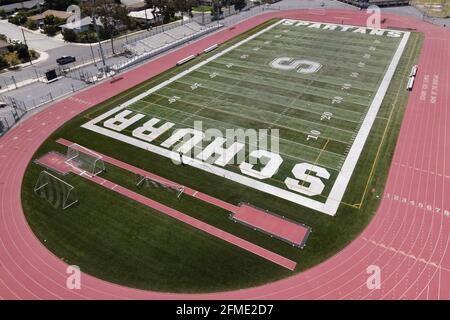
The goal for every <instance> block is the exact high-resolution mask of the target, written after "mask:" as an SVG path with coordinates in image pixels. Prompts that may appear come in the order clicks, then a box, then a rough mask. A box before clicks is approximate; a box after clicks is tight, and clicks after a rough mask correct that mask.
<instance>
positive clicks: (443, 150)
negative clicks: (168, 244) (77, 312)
mask: <svg viewBox="0 0 450 320" xmlns="http://www.w3.org/2000/svg"><path fill="white" fill-rule="evenodd" d="M273 17H283V18H292V19H304V20H313V21H323V22H330V23H341V21H342V20H343V19H345V23H346V24H353V25H365V22H366V20H367V16H366V15H365V14H364V13H362V12H355V11H348V10H327V11H326V14H325V15H318V14H317V13H315V12H314V11H307V10H290V11H277V12H270V13H266V14H263V15H260V16H257V17H253V18H250V19H248V20H246V21H244V22H242V23H240V24H238V25H237V26H236V27H235V28H234V29H232V30H231V29H226V30H222V31H221V32H219V33H217V34H215V35H213V36H210V37H208V38H205V39H202V40H199V41H197V42H195V43H193V44H191V45H189V46H187V47H184V48H181V49H179V50H177V51H174V52H171V53H169V54H167V55H165V56H163V57H161V58H158V59H157V60H155V61H152V62H149V63H147V64H145V65H143V66H141V67H139V68H137V69H135V70H132V71H129V72H127V73H124V74H123V75H122V76H123V79H122V80H121V81H117V82H115V83H109V82H107V83H102V84H100V85H98V86H95V87H93V88H91V89H88V90H86V91H83V92H80V93H78V94H76V95H75V96H72V97H70V98H68V99H65V100H63V101H60V102H57V103H55V104H54V105H52V106H50V107H48V108H47V109H45V110H43V111H42V112H40V113H38V114H36V115H34V116H33V117H30V118H29V119H27V120H25V121H24V122H22V123H21V124H20V125H18V126H17V127H16V128H14V129H13V130H11V131H10V132H9V133H8V134H6V135H5V136H4V137H2V138H0V299H228V298H232V299H258V298H259V299H262V298H264V299H447V300H448V299H450V248H449V242H450V217H449V216H447V215H446V214H444V213H445V210H450V160H447V159H450V129H447V127H449V124H450V94H449V92H450V32H449V31H448V30H447V29H445V28H441V27H436V26H433V25H430V24H427V23H424V22H421V21H417V20H413V19H410V18H406V17H400V16H394V15H385V16H384V17H385V18H387V25H388V26H390V27H395V26H396V27H403V28H414V29H417V30H418V31H421V32H423V33H424V34H425V42H424V46H423V48H422V54H421V57H420V62H419V65H420V71H419V75H418V78H417V80H416V81H417V82H416V88H415V90H413V91H412V92H411V94H410V98H409V102H408V106H407V110H406V113H405V116H404V120H403V123H402V126H401V130H400V135H399V138H398V143H397V147H396V149H395V153H394V156H393V161H392V165H391V168H390V171H389V175H388V179H387V183H386V187H385V194H384V196H383V198H382V201H381V204H380V206H379V208H378V210H377V213H376V215H375V216H374V218H373V220H372V221H371V223H370V224H369V226H368V227H367V228H366V229H365V230H364V232H363V233H362V234H361V235H360V236H359V237H357V238H356V239H355V240H354V241H353V242H352V243H350V244H349V245H348V246H347V247H346V248H344V249H343V250H342V251H340V252H339V253H338V254H336V255H335V256H333V257H332V258H330V259H328V260H326V261H325V262H323V263H321V264H319V265H317V266H315V267H313V268H311V269H309V270H307V271H305V272H302V273H299V274H296V275H294V276H292V277H289V278H286V279H283V280H280V281H277V282H274V283H270V284H267V285H263V286H260V287H256V288H250V289H244V290H239V291H232V292H223V293H214V294H196V295H189V294H171V293H160V292H149V291H142V290H137V289H131V288H126V287H123V286H120V285H116V284H112V283H108V282H105V281H102V280H99V279H97V278H94V277H92V276H90V275H87V274H83V275H82V277H83V278H82V288H81V290H69V289H67V287H66V278H67V274H66V268H67V265H66V264H65V263H64V262H63V261H61V260H60V259H59V258H58V257H55V256H54V255H53V254H52V253H51V252H49V251H48V250H47V249H46V248H45V247H44V246H43V245H42V244H41V243H40V241H39V240H38V239H37V238H36V237H35V235H34V234H33V232H32V230H31V229H30V227H29V226H28V224H27V221H26V219H25V216H24V213H23V210H22V203H21V184H22V179H23V176H24V174H25V170H26V168H27V165H28V163H29V162H30V160H31V159H32V156H33V154H34V152H35V151H36V150H37V149H38V148H39V146H40V145H41V144H42V143H43V142H44V141H45V139H47V138H48V137H49V135H50V134H51V133H52V132H53V131H55V130H56V129H57V128H58V127H60V126H62V125H63V124H64V123H65V122H66V121H68V120H69V119H71V118H73V117H74V116H76V115H77V114H79V113H80V112H82V111H84V110H86V109H88V108H90V107H92V106H94V105H96V104H98V103H100V102H102V101H104V100H106V99H108V98H110V97H111V96H114V95H116V94H117V93H119V92H121V91H124V90H126V89H128V88H130V87H131V86H134V85H136V84H138V83H140V82H142V81H144V80H147V79H148V78H150V77H152V76H155V75H157V74H159V73H161V72H163V71H165V70H167V69H168V68H170V67H172V66H173V65H174V62H175V61H178V60H180V59H182V58H184V57H186V56H188V55H191V54H196V53H198V52H201V51H202V50H203V49H205V48H207V47H209V46H211V45H212V44H215V43H221V42H224V41H226V40H228V39H230V38H232V37H234V36H236V35H238V34H240V33H242V32H244V31H246V30H248V29H251V28H253V27H254V26H256V25H259V24H260V23H262V22H264V21H266V20H268V19H270V18H273ZM427 76H428V78H427ZM427 79H429V80H428V81H429V83H430V84H429V87H428V88H425V87H424V86H423V84H424V80H427ZM412 201H414V204H412ZM370 265H376V266H378V267H379V268H380V269H381V272H382V273H381V275H382V277H381V289H379V290H369V289H368V288H367V286H366V281H367V278H368V273H367V267H368V266H370Z"/></svg>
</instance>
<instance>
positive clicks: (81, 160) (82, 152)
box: [66, 143, 105, 176]
mask: <svg viewBox="0 0 450 320" xmlns="http://www.w3.org/2000/svg"><path fill="white" fill-rule="evenodd" d="M66 158H67V160H66V164H68V165H70V166H72V167H73V168H76V169H77V170H78V171H80V173H83V172H86V173H88V174H89V175H92V176H96V175H98V174H100V173H102V172H103V171H105V163H104V161H103V159H102V156H100V155H99V154H97V153H95V152H94V151H92V150H89V149H87V148H85V147H82V146H80V145H79V144H76V143H74V144H71V145H70V146H69V147H68V148H67V155H66Z"/></svg>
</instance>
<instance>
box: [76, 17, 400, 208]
mask: <svg viewBox="0 0 450 320" xmlns="http://www.w3.org/2000/svg"><path fill="white" fill-rule="evenodd" d="M288 23H289V22H288ZM343 30H344V29H342V30H321V29H316V28H309V26H308V27H307V26H304V25H297V24H288V25H287V24H285V23H284V22H283V23H279V24H276V25H274V26H271V27H268V28H267V29H265V30H263V32H261V33H258V34H256V37H252V38H249V40H250V41H247V42H243V43H241V44H240V45H238V46H235V47H233V48H232V50H230V51H224V52H225V54H221V53H219V54H218V55H216V56H214V57H213V58H212V59H211V60H209V61H207V62H208V63H206V64H203V65H200V67H199V68H196V69H195V70H193V71H192V72H189V73H186V74H185V75H184V76H182V77H181V78H176V79H173V80H172V81H170V82H169V83H168V84H167V85H165V86H163V87H162V88H159V89H158V90H154V91H153V92H151V93H149V95H147V96H145V97H142V98H141V99H138V101H136V102H133V103H130V104H129V105H127V106H126V107H125V109H124V110H123V108H120V109H119V110H118V112H117V113H115V112H114V113H111V114H108V115H107V116H105V117H103V118H99V119H96V120H95V121H94V122H93V123H92V124H94V125H96V127H93V126H92V125H91V124H89V127H86V126H85V128H88V129H91V130H94V131H96V132H103V131H104V128H105V127H107V128H109V129H112V130H109V133H108V132H106V133H104V132H103V133H102V134H106V135H107V136H113V133H115V132H114V131H119V132H120V133H121V134H122V136H121V137H118V136H114V137H115V139H118V140H122V141H124V140H127V141H128V138H127V137H133V136H134V137H137V136H136V135H135V134H134V133H133V132H135V131H136V130H137V129H138V128H140V127H142V126H144V124H145V123H146V122H147V121H149V120H150V119H152V118H156V119H158V121H161V123H164V122H166V123H171V124H172V125H174V126H173V127H172V128H171V130H167V131H165V132H164V133H163V134H160V135H158V136H157V138H152V139H151V141H149V142H151V144H153V145H159V144H161V145H162V146H165V147H166V148H167V147H168V146H167V145H165V144H164V142H165V141H166V140H168V139H169V138H170V136H171V135H172V134H173V133H174V130H176V129H182V128H191V129H194V128H196V126H198V125H199V124H201V129H198V131H200V132H205V131H207V130H212V129H214V130H219V131H220V132H221V133H222V135H223V136H225V133H226V132H227V130H230V129H242V130H248V129H256V130H261V129H266V130H268V131H267V132H268V138H267V140H268V141H269V142H270V141H273V134H272V131H270V130H273V129H276V130H277V131H276V134H277V138H278V144H277V151H276V154H277V155H279V156H280V158H281V161H282V164H281V165H280V166H279V168H278V171H277V172H273V173H272V174H267V175H266V176H265V179H263V180H264V183H265V185H272V186H276V187H278V188H279V189H278V190H274V191H273V190H268V191H267V192H268V193H269V194H274V195H279V194H281V193H282V192H283V191H280V190H286V189H291V190H292V188H287V184H288V183H287V180H286V179H292V178H291V176H292V174H291V171H293V168H294V167H295V166H296V165H297V164H302V165H306V166H307V168H308V169H309V172H308V173H307V177H306V178H302V179H301V180H298V181H299V182H298V184H302V187H303V186H304V187H305V188H301V187H300V188H298V189H299V190H295V191H296V192H298V193H299V194H300V195H302V196H303V195H307V196H308V197H309V198H312V199H314V200H316V201H318V202H319V204H318V205H317V204H315V205H314V206H310V205H307V203H308V199H306V198H305V197H297V198H296V199H294V200H293V201H294V202H295V203H296V204H301V205H307V206H308V207H310V208H313V209H316V210H319V211H321V212H324V213H327V214H330V215H334V213H335V211H336V209H337V206H336V207H335V209H334V211H332V210H327V209H323V210H320V209H318V208H319V207H320V203H325V202H326V200H327V199H328V198H335V199H337V201H340V200H341V199H340V198H339V197H338V196H336V192H334V193H333V194H330V192H331V190H332V188H333V185H334V181H335V180H337V178H338V175H343V174H341V172H344V173H349V174H351V172H352V171H353V168H354V166H352V167H350V168H349V167H348V166H347V167H346V168H345V170H343V165H344V163H345V161H346V160H347V158H350V159H351V158H355V159H357V158H358V154H355V153H352V152H350V151H351V150H352V149H351V147H352V145H353V142H354V141H355V138H356V137H357V134H359V131H360V128H361V127H362V124H363V122H364V121H366V115H367V113H368V112H369V110H372V109H373V107H372V106H373V103H375V102H376V101H375V100H376V99H374V97H375V96H376V94H377V93H378V91H379V90H381V89H380V84H381V83H382V81H385V82H386V78H385V75H386V73H387V71H388V67H389V66H390V65H391V61H392V60H393V59H394V54H395V53H396V52H397V50H398V47H399V46H400V42H401V40H402V39H403V38H404V34H403V33H400V34H398V37H389V36H386V35H384V36H380V35H367V34H355V33H353V32H348V31H343ZM402 42H404V40H402ZM277 59H282V60H284V61H283V63H281V62H275V61H277ZM296 61H301V63H300V62H299V63H300V65H299V66H300V67H303V68H307V67H308V66H309V65H311V64H316V65H318V66H319V68H320V69H319V70H318V71H313V72H304V71H303V72H300V69H297V70H296V68H290V69H289V70H286V65H288V63H291V64H295V63H296ZM277 63H278V64H277ZM280 64H281V65H280ZM393 68H395V65H394V67H393ZM393 68H392V66H391V69H393ZM387 82H388V83H389V79H388V80H387ZM381 98H382V96H381ZM378 101H380V99H378ZM372 113H373V111H372ZM138 116H139V117H140V118H137V119H136V121H132V122H131V123H128V124H127V125H126V127H125V126H123V127H120V128H117V127H116V125H114V126H113V127H111V125H108V123H111V122H110V119H111V118H114V119H113V120H114V123H115V122H117V121H122V122H121V123H123V121H129V120H128V119H130V118H133V117H138ZM123 118H126V119H127V120H120V119H123ZM116 119H117V120H116ZM161 123H158V126H159V125H161ZM97 127H101V129H100V130H101V131H99V130H98V129H97ZM363 128H366V129H367V132H368V130H370V126H368V125H365V126H364V127H363ZM113 130H114V131H113ZM137 138H138V139H140V140H143V139H145V137H144V138H142V136H140V137H137ZM226 138H227V139H228V141H230V145H231V141H233V142H234V141H235V140H236V141H238V142H241V143H243V144H245V145H246V146H245V148H244V149H242V150H241V152H240V153H241V154H242V155H241V160H239V158H238V156H236V157H235V158H234V159H233V160H232V161H229V162H228V163H227V165H226V166H225V170H227V171H230V172H234V173H237V174H241V172H242V173H244V172H243V170H242V167H241V164H242V162H243V160H242V159H245V161H247V162H250V161H252V160H253V162H256V163H255V164H257V165H259V170H261V168H263V167H264V166H263V165H262V163H260V162H262V161H260V162H257V161H255V158H254V157H250V150H251V149H252V148H254V149H258V148H260V145H261V141H249V140H250V139H248V138H247V137H239V138H234V137H232V138H228V137H226ZM136 141H137V140H136ZM364 142H365V140H363V141H362V142H361V141H360V142H359V144H362V145H363V144H364ZM209 143H211V141H210V140H207V139H204V140H203V141H201V142H197V143H196V144H195V146H193V148H192V149H191V150H190V151H191V152H190V153H189V156H190V157H191V158H197V159H198V158H199V154H200V152H201V151H202V150H204V149H205V148H206V147H207V145H208V144H209ZM268 144H269V143H268ZM271 147H273V146H271V145H270V146H269V145H268V146H267V147H262V148H260V149H264V150H269V151H272V149H271ZM147 149H148V148H147ZM174 150H175V151H178V149H174ZM185 153H186V152H185ZM215 159H217V157H216V158H214V160H215ZM203 160H205V159H203ZM222 166H223V165H222ZM316 168H317V170H322V171H325V174H322V176H320V177H321V178H324V179H323V182H322V181H320V182H319V184H324V186H323V187H322V188H321V189H320V187H319V188H318V189H319V190H318V191H315V190H314V192H311V189H313V188H314V186H312V184H313V183H314V182H313V181H310V180H313V179H315V177H313V176H314V175H317V176H319V173H318V172H317V170H316ZM214 169H215V168H214V167H211V166H210V167H207V168H206V169H205V170H209V171H210V172H213V170H214ZM226 173H227V172H222V171H221V172H219V173H217V175H220V176H225V175H226ZM244 174H245V173H244ZM241 177H242V175H240V176H238V177H230V178H229V179H231V180H233V181H239V183H246V182H242V181H241V180H238V179H240V178H241ZM296 177H297V178H301V177H299V176H298V175H297V176H296ZM258 179H259V178H258ZM260 180H261V179H260ZM246 185H247V186H255V185H256V183H255V180H252V181H249V182H247V184H246ZM255 188H256V186H255ZM340 188H342V189H345V188H346V185H340ZM258 190H262V188H259V189H258ZM292 194H293V193H292V192H291V193H290V194H289V195H288V196H289V197H290V196H291V195H292ZM294 196H297V194H294ZM280 197H282V195H280ZM341 197H342V196H341ZM284 198H285V199H286V197H284ZM289 200H290V199H289Z"/></svg>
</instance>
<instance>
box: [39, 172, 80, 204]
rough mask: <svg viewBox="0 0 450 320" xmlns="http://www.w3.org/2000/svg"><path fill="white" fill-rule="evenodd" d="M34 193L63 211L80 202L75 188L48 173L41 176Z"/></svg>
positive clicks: (42, 173)
mask: <svg viewBox="0 0 450 320" xmlns="http://www.w3.org/2000/svg"><path fill="white" fill-rule="evenodd" d="M34 192H35V193H36V194H37V195H39V196H40V197H41V198H44V199H45V200H47V201H48V202H49V203H51V204H52V205H53V207H55V208H62V209H63V210H64V209H67V208H69V207H71V206H72V205H74V204H75V203H77V202H78V195H77V191H76V190H75V187H74V186H72V185H70V184H68V183H67V182H65V181H63V180H61V179H60V178H58V177H55V176H54V175H52V174H51V173H49V172H47V171H42V172H41V173H40V174H39V178H38V180H37V182H36V185H35V187H34Z"/></svg>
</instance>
